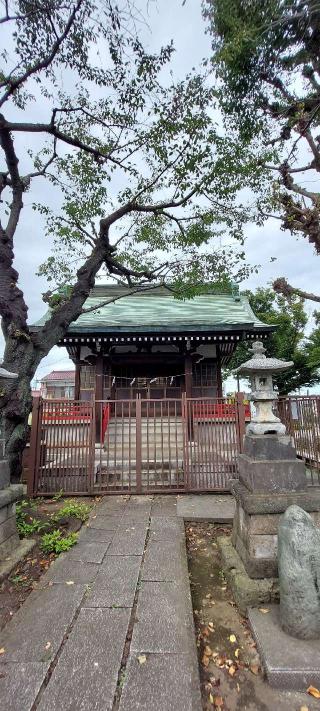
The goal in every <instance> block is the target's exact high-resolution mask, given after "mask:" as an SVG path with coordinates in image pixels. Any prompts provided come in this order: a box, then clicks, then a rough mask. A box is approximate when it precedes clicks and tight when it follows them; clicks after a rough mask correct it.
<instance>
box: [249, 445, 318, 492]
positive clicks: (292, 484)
mask: <svg viewBox="0 0 320 711" xmlns="http://www.w3.org/2000/svg"><path fill="white" fill-rule="evenodd" d="M238 469H239V479H240V481H241V482H242V483H243V484H244V485H245V486H246V487H247V488H248V489H249V491H254V492H257V493H259V492H261V493H262V492H267V493H269V494H270V492H273V493H274V494H277V493H281V492H282V493H283V492H288V491H303V490H304V489H305V488H306V473H305V464H304V462H301V461H300V460H299V459H291V460H284V459H283V460H278V461H274V460H269V461H267V460H253V459H251V458H249V457H248V456H247V455H246V454H239V456H238Z"/></svg>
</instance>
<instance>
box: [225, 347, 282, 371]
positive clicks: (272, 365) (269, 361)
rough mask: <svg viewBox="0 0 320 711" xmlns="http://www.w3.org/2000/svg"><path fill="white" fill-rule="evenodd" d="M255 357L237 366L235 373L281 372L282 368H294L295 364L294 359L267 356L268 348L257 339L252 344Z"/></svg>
mask: <svg viewBox="0 0 320 711" xmlns="http://www.w3.org/2000/svg"><path fill="white" fill-rule="evenodd" d="M252 351H253V357H252V358H250V359H249V360H247V361H246V362H245V363H242V364H241V365H240V366H239V368H236V370H235V371H234V372H235V373H240V374H241V375H253V374H254V373H257V372H262V371H263V372H264V373H266V372H269V373H270V374H272V373H274V372H276V373H279V372H281V371H282V370H287V369H288V368H292V366H293V365H294V363H293V361H292V360H289V361H284V360H279V358H267V356H266V355H265V352H266V349H265V348H264V346H263V344H262V343H261V341H256V342H255V343H253V344H252Z"/></svg>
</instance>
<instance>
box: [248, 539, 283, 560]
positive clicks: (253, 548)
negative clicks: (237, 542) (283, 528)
mask: <svg viewBox="0 0 320 711" xmlns="http://www.w3.org/2000/svg"><path fill="white" fill-rule="evenodd" d="M248 544H249V545H248V553H249V556H250V557H252V558H256V559H258V560H260V559H267V560H270V559H272V560H275V559H276V557H277V548H278V536H277V535H272V536H270V535H268V534H266V535H261V534H252V535H250V536H249V540H248Z"/></svg>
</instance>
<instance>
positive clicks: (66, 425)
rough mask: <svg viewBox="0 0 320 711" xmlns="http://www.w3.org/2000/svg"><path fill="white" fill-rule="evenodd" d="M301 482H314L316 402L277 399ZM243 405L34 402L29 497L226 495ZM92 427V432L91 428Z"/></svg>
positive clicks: (317, 466)
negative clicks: (302, 472)
mask: <svg viewBox="0 0 320 711" xmlns="http://www.w3.org/2000/svg"><path fill="white" fill-rule="evenodd" d="M277 408H278V413H279V416H280V418H281V420H282V421H283V422H284V423H285V425H286V427H287V432H288V434H290V435H291V437H292V439H293V442H294V444H295V447H296V451H297V455H298V456H299V457H300V458H302V459H304V460H305V462H306V470H307V477H308V484H309V485H310V486H319V485H320V397H318V396H317V397H316V396H313V397H290V398H281V399H280V400H279V401H278V405H277ZM248 414H249V413H248V407H247V406H246V405H245V404H244V402H243V396H242V395H241V394H239V395H238V396H237V398H236V399H235V400H231V399H223V398H186V397H182V398H179V399H166V400H161V399H153V400H142V399H140V398H136V399H135V400H114V401H101V402H96V403H92V402H72V401H70V400H69V401H66V400H63V401H59V400H47V401H46V400H42V399H41V398H37V399H36V400H35V402H34V408H33V417H32V436H31V443H30V455H31V456H30V460H31V461H30V476H29V480H28V493H29V495H46V494H48V495H52V494H54V493H56V492H59V491H60V490H63V491H65V492H68V493H69V494H72V495H76V494H86V493H89V494H93V493H97V494H101V493H108V494H112V493H119V492H128V493H130V492H132V493H152V492H184V491H194V492H201V491H203V492H204V491H226V490H228V489H229V479H230V478H234V477H236V476H237V455H238V453H239V452H240V451H241V450H242V441H243V435H244V431H245V421H246V420H247V419H248ZM96 423H99V431H97V429H96Z"/></svg>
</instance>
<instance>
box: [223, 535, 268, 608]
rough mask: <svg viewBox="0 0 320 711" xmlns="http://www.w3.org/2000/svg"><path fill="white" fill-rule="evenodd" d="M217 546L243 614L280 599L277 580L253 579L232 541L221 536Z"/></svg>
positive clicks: (228, 580)
mask: <svg viewBox="0 0 320 711" xmlns="http://www.w3.org/2000/svg"><path fill="white" fill-rule="evenodd" d="M217 544H218V548H219V552H220V555H221V559H222V567H223V571H224V574H225V577H226V580H227V582H228V585H229V587H230V590H231V592H232V595H233V597H234V600H235V602H236V604H237V606H238V607H239V610H240V612H241V614H243V615H245V614H246V613H247V610H248V608H249V607H253V606H263V605H266V604H268V603H270V602H274V601H276V600H278V599H279V583H278V580H277V579H276V578H263V579H260V580H259V579H252V578H251V577H249V575H248V573H247V572H246V569H245V567H244V564H243V562H242V560H241V558H240V556H239V554H238V553H237V551H236V550H235V548H234V546H233V545H232V543H231V539H230V538H229V537H226V536H221V537H219V538H218V541H217Z"/></svg>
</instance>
